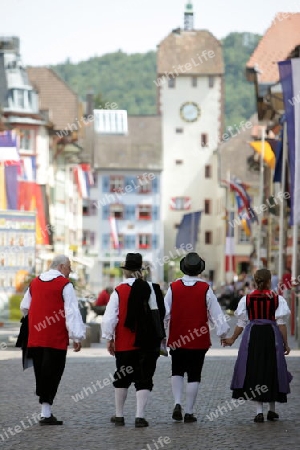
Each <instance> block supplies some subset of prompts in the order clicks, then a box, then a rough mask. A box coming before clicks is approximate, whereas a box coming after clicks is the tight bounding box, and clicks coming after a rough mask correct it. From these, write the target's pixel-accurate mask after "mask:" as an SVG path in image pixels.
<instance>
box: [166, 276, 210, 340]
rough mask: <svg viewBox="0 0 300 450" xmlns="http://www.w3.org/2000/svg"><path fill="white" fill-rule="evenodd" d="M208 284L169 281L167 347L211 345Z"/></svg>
mask: <svg viewBox="0 0 300 450" xmlns="http://www.w3.org/2000/svg"><path fill="white" fill-rule="evenodd" d="M208 288H209V285H208V284H207V283H205V282H201V281H200V282H196V283H195V284H194V285H193V286H185V285H184V284H183V282H182V281H181V280H177V281H175V282H174V283H171V289H172V306H171V318H170V329H169V339H168V347H170V348H172V349H175V348H186V349H208V348H209V347H210V346H211V342H210V334H209V327H208V323H207V322H208V316H207V305H206V293H207V291H208Z"/></svg>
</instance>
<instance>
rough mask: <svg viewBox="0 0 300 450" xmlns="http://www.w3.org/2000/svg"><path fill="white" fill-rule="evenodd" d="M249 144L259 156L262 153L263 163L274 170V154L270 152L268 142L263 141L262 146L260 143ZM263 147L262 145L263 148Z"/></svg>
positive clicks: (270, 148)
mask: <svg viewBox="0 0 300 450" xmlns="http://www.w3.org/2000/svg"><path fill="white" fill-rule="evenodd" d="M249 144H250V145H251V147H252V148H253V149H254V150H255V151H256V152H257V153H259V154H260V155H261V154H262V153H263V155H264V161H265V163H266V164H267V165H268V166H269V167H271V169H274V168H275V162H276V158H275V155H274V152H273V150H272V147H271V145H270V144H269V143H268V142H266V141H265V142H264V144H263V142H262V141H252V142H249ZM263 145H264V148H263Z"/></svg>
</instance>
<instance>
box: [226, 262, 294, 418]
mask: <svg viewBox="0 0 300 450" xmlns="http://www.w3.org/2000/svg"><path fill="white" fill-rule="evenodd" d="M254 281H255V284H256V286H257V288H256V289H255V290H254V291H253V292H251V293H250V294H248V295H246V296H244V297H243V298H242V299H241V300H240V302H239V304H238V307H237V310H236V311H235V316H236V317H237V319H238V322H237V326H236V328H235V330H234V333H233V335H232V336H231V337H230V338H226V339H223V340H222V343H223V345H224V346H227V345H229V346H231V345H232V344H233V343H234V342H235V341H236V339H237V338H238V336H239V335H240V334H241V333H242V332H243V330H244V332H243V337H242V341H241V344H240V348H239V353H238V357H237V361H236V364H235V368H234V373H233V378H232V382H231V390H232V391H233V393H232V397H233V398H236V399H239V398H243V399H245V400H249V399H252V400H254V401H255V402H256V416H255V417H254V422H264V415H263V403H264V402H267V403H269V411H268V414H267V420H270V421H273V420H275V419H278V418H279V415H278V414H277V413H276V411H275V402H280V403H286V401H287V394H288V393H289V392H290V386H289V384H290V381H291V379H292V376H291V374H290V373H289V372H288V371H287V366H286V360H285V357H284V355H288V354H289V353H290V348H289V345H288V339H287V328H286V321H287V318H288V316H289V315H290V310H289V307H288V305H287V302H286V301H285V299H284V298H283V297H281V296H280V295H277V294H276V293H275V292H273V291H271V272H270V271H269V270H267V269H260V270H257V271H256V273H255V274H254ZM258 387H259V392H258Z"/></svg>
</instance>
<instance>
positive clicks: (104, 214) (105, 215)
mask: <svg viewBox="0 0 300 450" xmlns="http://www.w3.org/2000/svg"><path fill="white" fill-rule="evenodd" d="M108 218H109V205H104V206H103V207H102V219H103V220H107V219H108Z"/></svg>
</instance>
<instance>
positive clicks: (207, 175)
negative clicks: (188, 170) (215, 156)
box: [204, 164, 211, 178]
mask: <svg viewBox="0 0 300 450" xmlns="http://www.w3.org/2000/svg"><path fill="white" fill-rule="evenodd" d="M204 170H205V178H211V165H210V164H206V166H205V169H204Z"/></svg>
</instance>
